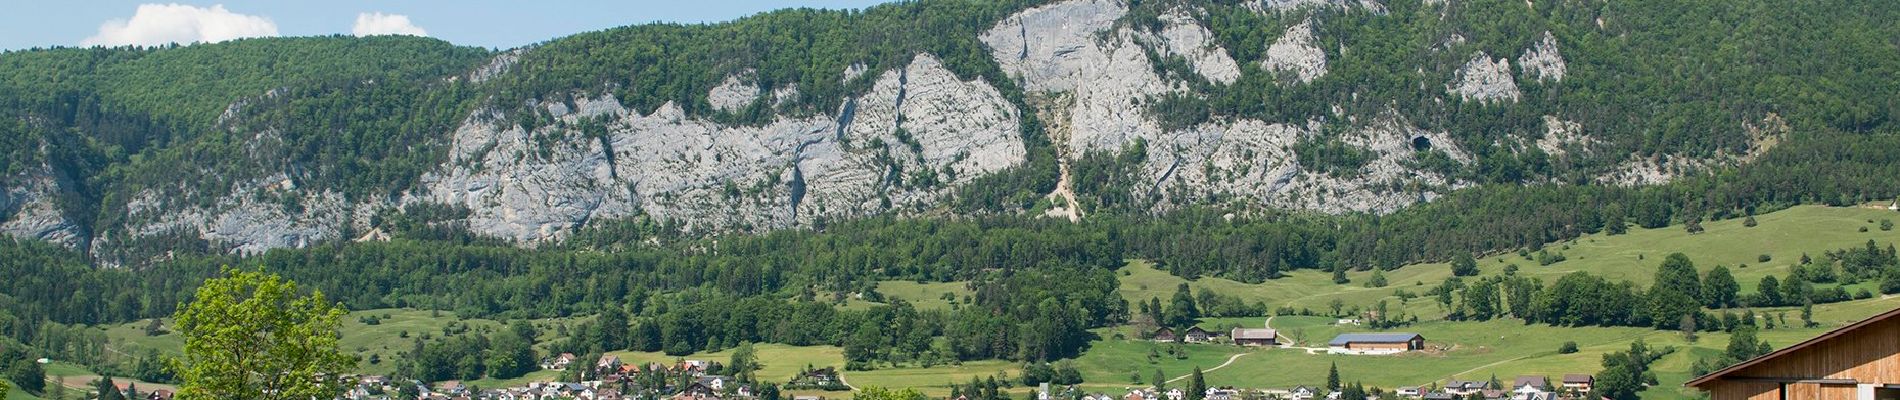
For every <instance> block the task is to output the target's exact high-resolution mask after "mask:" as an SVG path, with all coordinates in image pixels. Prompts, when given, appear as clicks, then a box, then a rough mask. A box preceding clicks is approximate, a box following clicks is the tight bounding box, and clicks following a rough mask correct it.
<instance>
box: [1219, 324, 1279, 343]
mask: <svg viewBox="0 0 1900 400" xmlns="http://www.w3.org/2000/svg"><path fill="white" fill-rule="evenodd" d="M1229 336H1232V337H1233V338H1234V344H1237V345H1241V346H1273V345H1278V344H1280V333H1279V331H1275V330H1272V329H1250V328H1234V331H1233V333H1232V334H1230V335H1229Z"/></svg>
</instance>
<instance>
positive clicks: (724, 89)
mask: <svg viewBox="0 0 1900 400" xmlns="http://www.w3.org/2000/svg"><path fill="white" fill-rule="evenodd" d="M761 92H762V91H761V90H759V85H758V84H757V83H753V82H752V78H751V73H749V72H747V73H740V74H734V75H731V76H727V77H726V81H725V82H721V83H720V84H719V86H714V87H713V88H712V91H711V92H707V93H706V101H707V102H710V103H712V106H713V109H715V110H719V111H738V110H740V109H744V108H746V106H749V105H752V102H753V101H754V100H758V99H759V93H761Z"/></svg>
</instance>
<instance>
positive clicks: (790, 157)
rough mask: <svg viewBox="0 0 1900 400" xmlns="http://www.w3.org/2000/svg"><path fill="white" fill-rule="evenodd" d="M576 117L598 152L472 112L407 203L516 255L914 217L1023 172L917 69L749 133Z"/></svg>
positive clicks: (1004, 129)
mask: <svg viewBox="0 0 1900 400" xmlns="http://www.w3.org/2000/svg"><path fill="white" fill-rule="evenodd" d="M577 103H578V104H576V105H575V106H574V107H573V109H574V110H575V111H574V112H572V113H568V114H566V115H563V116H561V117H560V119H561V120H562V121H564V122H568V123H574V122H578V121H579V119H581V118H592V117H596V116H606V117H608V119H609V120H612V121H615V122H613V123H611V124H610V125H609V127H608V134H607V135H606V137H605V138H602V139H595V138H588V137H585V136H584V135H578V134H574V132H566V131H563V129H562V128H560V127H559V126H558V125H557V126H551V127H543V128H539V129H536V130H534V131H524V130H522V129H521V128H520V127H518V126H510V125H507V124H502V123H499V122H498V121H499V120H500V119H499V118H498V116H497V115H494V113H492V112H489V111H484V112H478V113H476V115H471V116H470V117H469V118H468V120H467V122H466V123H464V124H463V125H462V127H461V128H460V129H458V130H457V131H456V132H455V135H454V144H453V147H452V150H451V153H450V154H451V155H450V158H451V160H450V161H449V162H448V163H447V164H445V165H443V166H442V167H441V169H440V170H439V171H437V172H434V173H431V174H428V175H426V176H424V177H423V179H422V181H423V184H422V186H423V187H422V189H421V190H418V191H417V192H416V193H414V194H412V195H411V196H409V197H407V198H405V199H404V201H405V202H432V203H446V204H455V205H463V206H467V207H468V208H469V209H470V210H471V211H472V214H473V215H472V216H470V218H469V225H470V229H472V230H474V231H475V232H478V233H484V234H490V235H494V236H499V237H503V238H510V239H514V240H517V241H520V242H523V243H539V242H543V241H546V240H551V239H558V238H560V237H563V236H565V235H566V234H567V233H569V232H572V231H573V230H574V229H575V228H578V227H580V226H583V225H585V224H586V223H587V222H588V221H590V220H595V219H610V218H624V217H631V216H635V215H648V216H652V217H655V218H659V219H663V220H671V221H679V222H682V223H685V224H687V225H688V226H689V227H690V228H692V229H701V230H763V229H774V228H784V227H790V226H794V225H797V224H801V223H809V222H812V221H816V220H819V219H823V218H840V217H851V216H862V215H868V214H873V213H882V212H888V211H896V212H905V211H908V210H920V209H921V208H923V207H925V206H928V205H931V204H935V203H936V202H937V201H938V200H940V199H941V198H942V197H943V196H945V194H946V193H948V191H949V190H951V189H952V188H954V187H957V186H959V185H962V184H965V183H967V182H969V181H970V180H971V179H974V178H976V177H979V176H983V175H986V174H989V173H993V172H995V171H997V170H1000V169H1003V168H1007V167H1010V166H1013V165H1017V164H1020V163H1022V162H1023V160H1024V158H1025V153H1024V150H1023V147H1022V140H1021V138H1020V136H1019V135H1018V134H1017V127H1018V124H1019V118H1020V115H1019V114H1017V113H1016V111H1015V110H1014V107H1012V106H1011V105H1010V103H1009V102H1008V101H1007V100H1006V99H1005V98H1004V97H1003V96H1002V94H1001V93H1000V92H997V91H996V90H995V89H994V87H992V86H991V85H989V84H987V83H985V82H983V81H981V80H977V81H969V82H965V81H961V80H958V79H957V78H956V76H955V75H954V74H952V73H951V72H950V71H948V70H946V69H944V68H943V65H942V64H941V63H940V62H938V61H937V60H936V58H934V57H932V56H930V55H919V56H917V57H916V59H915V60H914V61H912V62H911V63H910V65H909V66H908V67H906V68H903V69H899V70H893V71H885V72H884V73H883V74H882V75H880V76H879V77H878V80H877V83H876V85H875V88H874V89H873V90H871V91H870V92H869V93H866V94H864V95H862V96H860V97H857V98H854V99H851V100H849V101H847V102H846V103H845V105H844V107H842V109H841V110H839V112H838V114H837V115H833V116H818V117H808V118H781V119H779V120H777V121H773V122H772V123H770V124H767V125H765V126H759V127H729V126H721V125H719V124H715V123H712V122H709V121H705V120H701V119H697V118H692V117H688V116H686V115H685V113H684V112H682V111H681V110H680V108H679V107H677V106H674V105H672V104H668V105H664V106H661V107H660V108H659V109H658V110H655V111H653V112H651V113H645V114H642V113H639V112H638V111H637V110H629V109H626V108H623V107H621V106H620V102H619V101H617V100H616V99H614V98H612V97H604V98H597V99H588V100H581V101H578V102H577ZM548 106H549V107H553V106H554V105H548ZM539 135H555V136H557V137H559V138H560V142H559V144H558V145H556V146H555V147H556V148H557V150H556V151H551V152H545V151H541V150H540V149H539V148H538V146H537V145H535V144H534V143H535V141H534V140H533V138H535V137H537V136H539Z"/></svg>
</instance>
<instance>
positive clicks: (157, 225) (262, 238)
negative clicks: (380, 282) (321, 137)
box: [126, 174, 372, 254]
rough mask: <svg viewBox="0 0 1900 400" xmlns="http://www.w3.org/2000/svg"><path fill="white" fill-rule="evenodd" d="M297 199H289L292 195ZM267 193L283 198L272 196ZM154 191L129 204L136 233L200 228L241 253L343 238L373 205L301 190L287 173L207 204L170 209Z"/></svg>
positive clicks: (207, 237) (210, 239)
mask: <svg viewBox="0 0 1900 400" xmlns="http://www.w3.org/2000/svg"><path fill="white" fill-rule="evenodd" d="M293 198H294V201H292V200H290V199H293ZM267 199H279V200H277V201H271V200H267ZM163 203H164V201H162V200H161V199H160V198H159V197H158V195H157V194H156V192H154V191H151V190H146V191H144V192H141V193H140V194H139V195H138V196H136V197H135V198H133V199H132V201H130V202H129V204H128V205H127V206H126V209H127V210H126V212H127V215H128V217H129V218H128V219H129V220H132V221H143V222H139V223H136V224H134V225H132V226H129V227H128V229H129V230H130V232H129V233H130V234H132V236H134V237H141V236H154V235H163V234H168V233H173V232H196V233H198V236H199V238H201V239H204V240H206V241H208V242H210V243H211V244H212V245H213V246H218V247H221V248H228V249H230V250H231V251H232V252H234V253H238V254H258V253H262V252H264V251H266V250H270V249H275V248H285V247H291V248H295V247H304V246H308V245H311V244H315V243H318V242H323V241H327V240H332V239H338V238H340V235H341V233H342V232H343V230H344V229H345V228H347V227H349V226H350V224H351V223H352V222H353V221H355V220H356V219H357V218H356V217H357V216H358V215H357V213H358V212H363V213H365V214H362V216H365V217H366V216H367V214H366V213H367V212H369V211H371V210H372V209H371V208H370V207H367V206H365V207H361V208H358V207H355V206H356V205H353V204H349V203H347V202H345V201H344V199H343V196H341V195H339V194H337V193H334V192H302V191H299V190H297V188H296V186H295V184H294V183H292V182H291V180H290V179H289V178H287V177H285V176H284V175H281V174H279V175H276V176H272V177H268V178H263V179H258V180H255V181H252V182H248V183H245V184H240V185H238V187H237V189H236V190H234V191H233V192H232V193H231V194H230V195H229V196H225V197H223V198H221V199H219V200H218V201H217V202H216V204H215V205H212V206H209V207H198V206H193V207H187V208H185V209H183V210H170V209H169V208H168V207H165V206H164V205H163Z"/></svg>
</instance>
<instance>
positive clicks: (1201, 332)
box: [1181, 326, 1214, 343]
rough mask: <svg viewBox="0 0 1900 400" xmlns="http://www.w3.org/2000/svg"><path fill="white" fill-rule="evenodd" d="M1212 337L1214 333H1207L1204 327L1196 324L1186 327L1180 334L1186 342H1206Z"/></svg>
mask: <svg viewBox="0 0 1900 400" xmlns="http://www.w3.org/2000/svg"><path fill="white" fill-rule="evenodd" d="M1213 338H1214V335H1211V334H1208V333H1207V330H1206V329H1201V327H1198V326H1196V327H1192V328H1188V330H1187V332H1185V333H1182V334H1181V339H1182V340H1183V341H1186V342H1188V343H1206V342H1207V341H1208V340H1212V339H1213Z"/></svg>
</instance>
